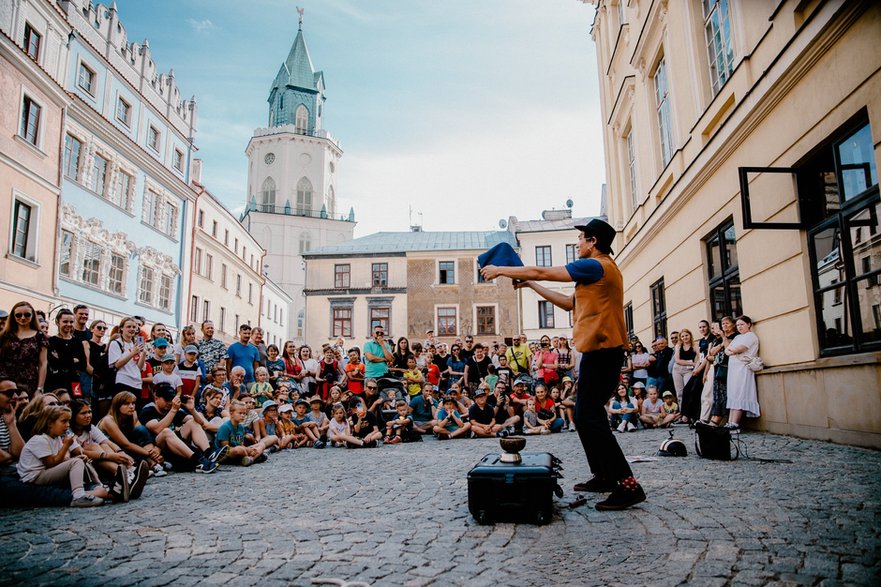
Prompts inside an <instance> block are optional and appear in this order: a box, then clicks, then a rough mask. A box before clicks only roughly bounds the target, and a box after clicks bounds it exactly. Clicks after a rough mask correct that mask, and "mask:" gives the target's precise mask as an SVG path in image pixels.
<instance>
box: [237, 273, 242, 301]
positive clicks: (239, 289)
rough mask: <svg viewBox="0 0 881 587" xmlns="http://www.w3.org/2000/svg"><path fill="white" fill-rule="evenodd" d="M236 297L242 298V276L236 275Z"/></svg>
mask: <svg viewBox="0 0 881 587" xmlns="http://www.w3.org/2000/svg"><path fill="white" fill-rule="evenodd" d="M236 297H242V274H241V273H237V274H236Z"/></svg>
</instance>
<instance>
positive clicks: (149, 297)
mask: <svg viewBox="0 0 881 587" xmlns="http://www.w3.org/2000/svg"><path fill="white" fill-rule="evenodd" d="M153 272H154V271H153V269H152V268H151V267H145V266H142V267H141V273H140V280H139V283H138V301H139V302H141V303H142V304H147V305H150V306H152V305H153V279H154V276H153Z"/></svg>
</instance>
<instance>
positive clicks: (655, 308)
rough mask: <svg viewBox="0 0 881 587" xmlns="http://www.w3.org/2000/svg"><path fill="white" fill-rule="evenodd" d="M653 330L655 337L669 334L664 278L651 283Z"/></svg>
mask: <svg viewBox="0 0 881 587" xmlns="http://www.w3.org/2000/svg"><path fill="white" fill-rule="evenodd" d="M651 292H652V332H653V333H654V337H655V338H658V337H659V336H664V337H666V336H667V302H666V300H665V299H664V278H663V277H662V278H661V279H659V280H658V281H656V282H654V283H653V284H652V285H651Z"/></svg>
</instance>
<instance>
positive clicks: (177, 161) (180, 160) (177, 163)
mask: <svg viewBox="0 0 881 587" xmlns="http://www.w3.org/2000/svg"><path fill="white" fill-rule="evenodd" d="M174 168H175V169H177V170H178V171H181V172H182V171H183V170H184V152H183V151H181V150H180V149H175V150H174Z"/></svg>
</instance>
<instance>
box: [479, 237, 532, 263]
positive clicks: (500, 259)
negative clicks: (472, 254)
mask: <svg viewBox="0 0 881 587" xmlns="http://www.w3.org/2000/svg"><path fill="white" fill-rule="evenodd" d="M477 265H478V266H479V267H480V268H481V269H483V268H484V267H486V266H487V265H496V266H497V267H523V261H522V260H521V259H520V256H519V255H518V254H517V252H516V251H515V250H514V247H512V246H511V245H509V244H508V243H499V244H497V245H496V246H494V247H492V248H491V249H489V250H487V251H486V252H484V253H481V254H480V255H478V256H477Z"/></svg>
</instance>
